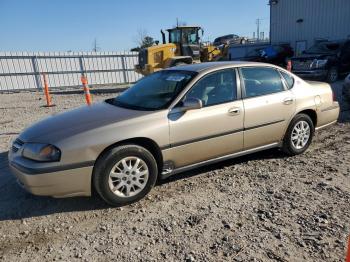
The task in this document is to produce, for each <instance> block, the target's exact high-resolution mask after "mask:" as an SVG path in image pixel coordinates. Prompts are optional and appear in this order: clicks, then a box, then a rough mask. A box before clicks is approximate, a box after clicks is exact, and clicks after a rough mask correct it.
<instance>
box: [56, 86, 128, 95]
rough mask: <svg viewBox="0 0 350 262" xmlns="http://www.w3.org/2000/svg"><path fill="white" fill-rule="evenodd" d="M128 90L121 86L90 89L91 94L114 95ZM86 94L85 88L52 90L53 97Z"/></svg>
mask: <svg viewBox="0 0 350 262" xmlns="http://www.w3.org/2000/svg"><path fill="white" fill-rule="evenodd" d="M126 89H128V87H125V86H121V87H114V88H113V87H110V88H96V89H94V88H90V93H91V94H114V93H120V92H123V91H125V90H126ZM82 93H84V90H83V88H74V89H69V90H63V89H62V90H61V89H52V91H51V90H50V94H52V95H78V94H82Z"/></svg>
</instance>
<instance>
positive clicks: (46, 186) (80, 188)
mask: <svg viewBox="0 0 350 262" xmlns="http://www.w3.org/2000/svg"><path fill="white" fill-rule="evenodd" d="M10 169H11V171H12V173H13V174H14V175H15V176H16V178H17V179H18V182H19V184H20V185H21V186H22V187H24V188H25V189H26V190H27V191H28V192H30V193H32V194H33V195H40V196H52V197H57V198H61V197H73V196H91V176H92V169H93V166H84V167H78V168H71V169H65V170H57V169H56V171H55V169H52V170H47V171H46V172H42V170H36V169H32V168H29V167H25V166H22V165H20V164H18V163H16V162H11V161H10Z"/></svg>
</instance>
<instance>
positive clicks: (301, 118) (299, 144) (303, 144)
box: [282, 114, 315, 155]
mask: <svg viewBox="0 0 350 262" xmlns="http://www.w3.org/2000/svg"><path fill="white" fill-rule="evenodd" d="M314 132H315V129H314V124H313V122H312V120H311V118H310V117H309V116H308V115H306V114H298V115H296V116H295V117H294V118H293V120H292V121H291V123H290V124H289V126H288V129H287V132H286V134H285V137H284V139H283V147H282V149H283V151H284V152H285V153H286V154H288V155H298V154H302V153H304V152H305V150H306V149H307V148H308V147H309V146H310V144H311V141H312V137H313V135H314Z"/></svg>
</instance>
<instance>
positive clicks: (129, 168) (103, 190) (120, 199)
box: [93, 145, 158, 206]
mask: <svg viewBox="0 0 350 262" xmlns="http://www.w3.org/2000/svg"><path fill="white" fill-rule="evenodd" d="M157 174H158V169H157V163H156V160H155V159H154V157H153V155H152V154H151V153H150V152H149V151H148V150H147V149H145V148H143V147H141V146H138V145H123V146H118V147H115V148H112V149H111V150H109V151H107V152H106V153H104V154H103V155H102V157H100V158H99V159H98V161H97V163H96V165H95V168H94V172H93V185H94V188H95V190H96V191H97V193H98V194H99V195H100V196H101V198H102V199H103V200H105V201H106V202H107V203H108V204H110V205H112V206H123V205H128V204H131V203H133V202H136V201H138V200H140V199H142V198H143V197H144V196H146V195H147V194H148V192H149V191H150V190H151V189H152V187H153V186H154V184H155V183H156V180H157Z"/></svg>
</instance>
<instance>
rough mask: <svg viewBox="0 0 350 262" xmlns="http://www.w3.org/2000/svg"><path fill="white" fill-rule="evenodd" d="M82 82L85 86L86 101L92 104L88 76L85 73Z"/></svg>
mask: <svg viewBox="0 0 350 262" xmlns="http://www.w3.org/2000/svg"><path fill="white" fill-rule="evenodd" d="M81 83H82V84H83V87H84V94H85V99H86V103H87V104H88V105H89V106H90V105H91V104H92V99H91V94H90V89H89V86H88V82H87V78H86V77H85V76H84V75H82V76H81Z"/></svg>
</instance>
